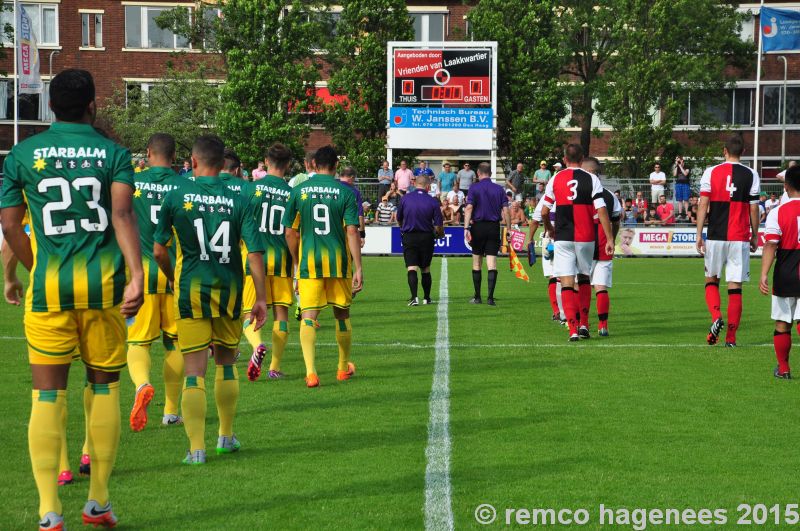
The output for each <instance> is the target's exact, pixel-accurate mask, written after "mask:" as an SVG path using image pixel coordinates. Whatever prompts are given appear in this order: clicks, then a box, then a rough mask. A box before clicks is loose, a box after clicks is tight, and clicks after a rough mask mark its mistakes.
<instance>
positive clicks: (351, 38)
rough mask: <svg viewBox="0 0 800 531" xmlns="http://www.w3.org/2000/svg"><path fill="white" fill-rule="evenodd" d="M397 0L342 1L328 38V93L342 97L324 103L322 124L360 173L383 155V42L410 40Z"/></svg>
mask: <svg viewBox="0 0 800 531" xmlns="http://www.w3.org/2000/svg"><path fill="white" fill-rule="evenodd" d="M413 38H414V31H413V27H412V25H411V22H410V19H409V16H408V10H407V9H406V3H405V2H404V1H402V0H344V1H343V2H342V11H341V13H340V14H339V19H338V22H337V23H336V31H335V35H334V36H333V38H332V39H331V40H330V42H329V43H328V44H327V45H326V46H327V51H328V53H327V54H326V58H327V60H328V62H329V63H330V64H331V77H330V79H329V80H328V90H329V91H330V93H331V94H333V95H341V96H347V100H346V102H345V103H337V104H332V105H327V106H326V107H325V108H324V113H323V120H324V124H325V128H326V130H327V131H328V132H329V133H330V134H331V137H332V138H333V142H334V144H336V146H337V147H338V149H339V150H340V152H341V153H342V154H343V155H344V157H345V159H346V161H347V163H348V164H350V165H352V166H353V167H354V168H356V170H357V171H358V172H359V174H361V175H366V174H372V173H374V172H375V170H376V169H377V168H378V167H380V163H381V161H382V160H383V158H384V157H385V152H386V112H387V110H386V43H387V42H388V41H392V40H396V41H403V40H413Z"/></svg>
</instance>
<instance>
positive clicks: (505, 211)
mask: <svg viewBox="0 0 800 531" xmlns="http://www.w3.org/2000/svg"><path fill="white" fill-rule="evenodd" d="M501 214H502V216H503V221H504V222H505V224H506V227H508V229H509V230H510V229H511V210H509V208H508V205H505V206H504V207H503V211H502V213H501ZM506 239H507V240H509V241H510V240H511V233H510V232H508V231H506Z"/></svg>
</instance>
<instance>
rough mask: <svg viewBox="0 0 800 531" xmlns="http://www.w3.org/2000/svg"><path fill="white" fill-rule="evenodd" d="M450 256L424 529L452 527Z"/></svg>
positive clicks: (440, 316) (442, 286) (443, 278)
mask: <svg viewBox="0 0 800 531" xmlns="http://www.w3.org/2000/svg"><path fill="white" fill-rule="evenodd" d="M447 297H448V295H447V258H444V257H442V272H441V274H440V278H439V308H438V312H437V321H438V327H437V329H436V361H435V363H434V366H433V383H432V384H431V396H430V400H429V402H430V418H429V420H428V447H427V448H426V449H425V458H426V460H427V462H428V464H427V466H426V467H425V529H427V530H435V531H440V530H445V529H446V530H451V529H453V507H452V503H451V501H450V490H451V487H450V323H449V321H448V316H447V303H448V299H447Z"/></svg>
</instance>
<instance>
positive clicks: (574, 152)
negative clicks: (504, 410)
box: [564, 144, 583, 164]
mask: <svg viewBox="0 0 800 531" xmlns="http://www.w3.org/2000/svg"><path fill="white" fill-rule="evenodd" d="M564 157H565V158H566V159H567V162H571V163H573V164H580V162H581V161H582V160H583V148H582V147H581V146H580V145H578V144H568V145H567V147H566V149H564Z"/></svg>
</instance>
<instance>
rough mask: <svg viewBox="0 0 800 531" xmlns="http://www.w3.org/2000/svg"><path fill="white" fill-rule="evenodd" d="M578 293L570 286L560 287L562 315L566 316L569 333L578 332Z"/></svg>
mask: <svg viewBox="0 0 800 531" xmlns="http://www.w3.org/2000/svg"><path fill="white" fill-rule="evenodd" d="M577 298H578V294H577V293H575V290H573V289H572V288H562V289H561V303H562V304H563V305H564V315H566V316H567V324H568V325H569V335H572V334H577V333H578V301H577Z"/></svg>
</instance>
